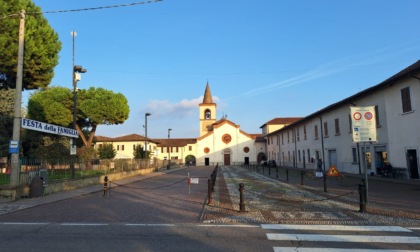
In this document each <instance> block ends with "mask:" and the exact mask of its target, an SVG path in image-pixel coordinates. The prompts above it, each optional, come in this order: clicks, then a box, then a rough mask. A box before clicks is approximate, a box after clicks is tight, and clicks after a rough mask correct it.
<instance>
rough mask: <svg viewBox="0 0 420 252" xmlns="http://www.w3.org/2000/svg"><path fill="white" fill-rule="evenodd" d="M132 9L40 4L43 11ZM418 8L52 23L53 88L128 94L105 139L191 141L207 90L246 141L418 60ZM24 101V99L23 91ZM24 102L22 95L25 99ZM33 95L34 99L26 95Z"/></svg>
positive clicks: (204, 11)
mask: <svg viewBox="0 0 420 252" xmlns="http://www.w3.org/2000/svg"><path fill="white" fill-rule="evenodd" d="M134 2H137V1H135V0H134V1H130V0H89V1H83V0H71V1H70V0H60V1H57V0H34V3H35V4H36V5H38V6H40V7H41V8H42V10H43V11H54V10H74V9H84V8H92V7H100V6H113V5H119V4H129V3H134ZM419 9H420V1H417V0H370V1H366V0H360V1H359V0H352V1H337V0H317V1H313V0H288V1H286V0H259V1H255V0H241V1H239V0H211V1H210V0H163V1H161V2H157V3H151V4H143V5H135V6H131V7H121V8H108V9H101V10H95V11H78V12H64V13H51V14H44V16H45V17H46V18H47V19H48V21H49V22H50V25H51V26H52V28H53V29H54V30H55V31H56V32H57V33H58V34H59V37H60V40H61V41H62V43H63V48H62V51H61V52H60V63H59V65H58V66H57V67H56V68H55V77H54V79H53V80H52V83H51V86H65V87H69V88H71V87H72V84H71V74H72V37H71V35H70V32H71V31H73V30H74V31H76V32H77V37H76V38H75V63H76V64H77V65H82V66H83V67H84V68H86V69H87V70H88V72H87V73H85V74H83V75H82V80H81V81H80V82H79V83H78V87H79V88H82V89H83V88H88V87H91V86H94V87H103V88H106V89H109V90H112V91H114V92H119V93H122V94H124V95H125V96H126V98H127V99H128V102H129V106H130V117H129V119H128V120H127V121H126V122H125V123H124V124H122V125H115V126H103V125H101V126H99V127H98V129H97V133H96V134H97V135H102V136H108V137H116V136H121V135H126V134H133V133H135V134H140V135H144V128H143V125H144V114H145V113H146V112H149V113H151V114H152V115H151V116H150V117H149V118H148V136H149V137H152V138H164V137H167V129H168V128H172V129H173V130H172V131H171V137H174V138H181V137H188V138H195V137H198V136H199V122H198V104H199V103H200V102H201V101H202V96H203V94H204V90H205V85H206V83H207V82H209V84H210V88H211V91H212V94H213V96H214V98H215V101H216V102H217V104H218V107H217V109H218V110H217V117H218V119H220V118H221V117H222V116H223V115H227V116H228V119H229V120H231V121H233V122H234V123H236V124H238V125H240V126H241V129H242V130H244V131H245V132H247V133H261V129H260V126H261V125H263V124H264V123H265V122H267V121H269V120H271V119H273V118H275V117H295V116H307V115H309V114H311V113H313V112H315V111H317V110H319V109H321V108H324V107H326V106H328V105H329V104H331V103H334V102H337V101H339V100H342V99H343V98H346V97H348V96H350V95H353V94H354V93H356V92H359V91H361V90H363V89H366V88H368V87H371V86H373V85H376V84H378V83H380V82H382V81H384V80H385V79H387V78H388V77H390V76H392V75H394V74H395V73H397V72H399V71H400V70H402V69H404V68H405V67H407V66H409V65H411V64H413V63H414V62H416V61H417V60H419V59H420V33H418V32H417V28H418V27H419V23H420V19H419V18H418V10H419ZM26 93H27V92H26ZM24 97H25V95H24ZM26 97H27V95H26Z"/></svg>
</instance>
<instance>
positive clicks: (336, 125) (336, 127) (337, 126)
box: [334, 118, 340, 136]
mask: <svg viewBox="0 0 420 252" xmlns="http://www.w3.org/2000/svg"><path fill="white" fill-rule="evenodd" d="M334 124H335V135H336V136H339V135H340V121H339V119H338V118H336V119H335V120H334Z"/></svg>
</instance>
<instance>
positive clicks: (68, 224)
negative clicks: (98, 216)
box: [60, 223, 109, 226]
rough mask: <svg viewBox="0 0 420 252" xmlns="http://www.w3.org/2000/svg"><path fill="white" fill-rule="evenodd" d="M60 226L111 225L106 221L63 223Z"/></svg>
mask: <svg viewBox="0 0 420 252" xmlns="http://www.w3.org/2000/svg"><path fill="white" fill-rule="evenodd" d="M60 226H109V224H106V223H61V224H60Z"/></svg>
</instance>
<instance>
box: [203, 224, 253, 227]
mask: <svg viewBox="0 0 420 252" xmlns="http://www.w3.org/2000/svg"><path fill="white" fill-rule="evenodd" d="M198 226H199V227H243V228H259V227H260V226H259V225H217V224H203V225H198Z"/></svg>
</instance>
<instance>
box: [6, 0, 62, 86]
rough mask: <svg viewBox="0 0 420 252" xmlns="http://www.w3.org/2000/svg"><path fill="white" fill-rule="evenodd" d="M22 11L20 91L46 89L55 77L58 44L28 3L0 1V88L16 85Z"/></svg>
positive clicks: (36, 8) (59, 43)
mask: <svg viewBox="0 0 420 252" xmlns="http://www.w3.org/2000/svg"><path fill="white" fill-rule="evenodd" d="M21 10H25V11H26V18H25V47H24V63H23V88H24V89H26V90H30V89H38V88H45V87H47V86H48V85H49V84H50V82H51V80H52V78H53V76H54V67H55V66H56V65H57V64H58V58H59V56H58V53H59V51H60V50H61V42H60V41H59V39H58V34H57V33H56V32H55V31H54V30H53V29H52V28H51V26H50V25H49V23H48V21H47V20H46V19H45V18H44V17H43V15H42V11H41V8H39V7H38V6H36V5H35V4H34V3H33V2H32V1H31V0H2V1H0V48H1V50H0V59H1V61H0V87H11V88H14V87H15V84H16V71H17V59H18V57H17V56H18V40H19V23H20V14H19V13H20V11H21Z"/></svg>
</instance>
